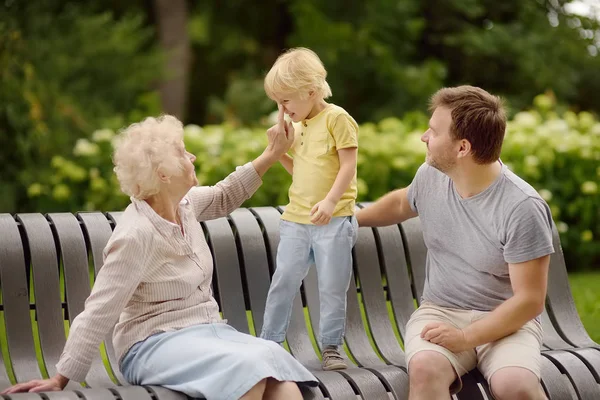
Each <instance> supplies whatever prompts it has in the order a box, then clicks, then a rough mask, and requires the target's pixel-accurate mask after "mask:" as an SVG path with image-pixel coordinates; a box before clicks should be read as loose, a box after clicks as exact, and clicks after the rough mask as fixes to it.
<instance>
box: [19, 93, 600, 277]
mask: <svg viewBox="0 0 600 400" xmlns="http://www.w3.org/2000/svg"><path fill="white" fill-rule="evenodd" d="M555 110H556V106H555V104H554V103H553V100H552V97H549V96H538V97H537V98H536V101H535V105H534V108H533V109H532V110H531V111H527V112H520V113H518V114H516V115H515V117H514V119H513V120H511V121H510V122H509V124H508V128H507V133H506V140H505V144H504V149H503V153H502V160H503V161H504V162H505V163H506V164H507V165H509V167H510V168H511V169H512V170H513V171H514V172H515V173H517V174H518V175H519V176H521V177H522V178H524V179H525V180H526V181H528V182H529V183H531V184H532V185H533V186H534V187H535V188H536V189H537V190H538V191H539V192H540V194H541V196H542V197H543V198H544V199H545V200H546V201H547V202H548V203H549V204H550V207H551V209H552V214H553V216H554V219H555V221H556V224H557V228H558V230H559V231H560V234H561V238H562V244H563V247H564V249H565V253H566V255H567V258H568V262H569V266H570V268H573V269H585V268H590V267H591V266H593V265H595V266H596V267H598V266H600V265H599V264H600V263H599V261H600V245H599V244H600V228H599V227H600V211H599V210H600V208H599V207H598V204H600V194H599V193H600V192H599V190H598V189H599V188H598V183H597V182H598V180H599V177H600V163H599V160H600V122H599V121H598V120H597V119H595V117H594V116H593V115H591V114H589V113H586V112H582V113H579V114H575V113H573V112H570V111H567V112H564V113H560V114H559V113H557V112H556V111H555ZM272 117H273V116H271V121H272ZM268 122H269V121H265V125H267V123H268ZM426 126H427V117H426V116H425V115H423V114H420V113H414V114H408V115H406V116H405V117H404V118H403V119H402V120H400V119H397V118H388V119H384V120H381V121H379V123H366V124H363V125H362V126H361V128H360V139H359V140H360V148H359V157H358V176H359V200H362V201H368V200H375V199H377V198H378V197H380V196H382V195H383V194H385V193H386V192H388V191H390V190H392V189H395V188H399V187H404V186H406V185H408V184H409V183H410V182H411V179H412V177H413V176H414V174H415V172H416V170H417V169H418V167H419V165H421V163H422V162H423V161H424V158H425V145H424V144H423V143H421V142H420V136H421V133H422V132H423V131H424V130H425V129H426ZM113 136H114V132H113V131H112V130H108V129H105V130H99V131H96V132H94V133H93V134H92V136H91V139H90V140H88V139H80V140H79V141H78V142H77V144H76V146H75V148H74V150H73V156H72V157H61V156H56V157H54V159H53V160H52V165H51V167H52V169H53V171H54V174H53V177H52V180H51V181H49V182H40V183H36V184H34V185H31V186H30V187H29V190H28V193H29V196H31V197H38V198H39V200H40V201H43V203H44V204H47V205H48V206H49V207H51V208H52V209H56V208H59V209H62V210H70V211H78V210H102V211H108V210H119V209H123V208H124V207H125V206H126V205H127V203H128V199H127V198H126V197H125V196H124V195H122V194H121V193H120V190H119V186H118V182H117V181H116V179H115V177H114V174H113V173H112V164H111V152H112V150H111V140H112V138H113ZM185 141H186V145H187V148H188V150H189V151H191V152H192V153H194V154H196V155H197V159H196V165H197V175H198V180H199V181H200V184H203V185H210V184H214V183H216V182H218V181H219V180H221V179H222V178H224V177H225V176H226V175H227V174H229V173H230V172H231V171H233V170H234V168H235V166H237V165H241V164H243V163H245V162H247V161H249V160H251V159H253V158H254V157H256V156H257V155H259V154H260V152H261V151H262V150H263V148H264V146H265V145H266V143H267V140H266V135H265V127H255V128H238V127H234V126H233V125H227V124H224V125H210V126H205V127H199V126H195V125H188V126H186V127H185ZM290 182H291V179H290V176H289V175H288V174H287V172H286V171H285V170H284V169H283V168H282V167H281V166H280V165H277V166H276V167H274V168H273V169H271V170H270V171H269V172H268V173H267V174H266V175H265V177H264V184H263V185H262V186H261V188H260V189H259V190H258V192H257V193H256V194H255V195H254V196H253V197H252V198H251V199H250V200H248V201H247V202H246V204H245V206H264V205H279V204H286V203H287V188H288V186H289V184H290Z"/></svg>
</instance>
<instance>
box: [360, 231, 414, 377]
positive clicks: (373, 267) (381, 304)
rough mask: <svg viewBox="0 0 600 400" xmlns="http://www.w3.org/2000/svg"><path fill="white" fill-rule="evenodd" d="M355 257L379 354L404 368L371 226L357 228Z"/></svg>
mask: <svg viewBox="0 0 600 400" xmlns="http://www.w3.org/2000/svg"><path fill="white" fill-rule="evenodd" d="M354 258H355V261H354V264H355V265H356V272H357V278H358V280H359V282H360V289H361V294H362V301H363V304H364V308H365V314H366V317H367V322H368V324H369V328H370V331H371V334H372V337H373V341H374V342H375V345H376V346H377V349H378V350H379V354H381V356H382V357H383V359H384V361H385V362H386V364H392V365H396V366H399V367H403V368H406V359H405V356H404V351H403V350H402V348H401V347H400V343H399V342H398V339H397V338H396V334H395V333H394V330H393V328H392V324H391V321H390V318H389V315H388V311H387V304H386V299H385V293H384V291H383V286H382V284H381V282H382V281H383V276H382V275H381V268H380V263H379V256H378V252H377V244H376V243H375V237H374V232H373V230H372V229H371V228H360V229H359V232H358V240H357V242H356V245H355V246H354Z"/></svg>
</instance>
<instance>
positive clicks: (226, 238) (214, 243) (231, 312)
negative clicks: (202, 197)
mask: <svg viewBox="0 0 600 400" xmlns="http://www.w3.org/2000/svg"><path fill="white" fill-rule="evenodd" d="M203 226H204V228H205V230H206V232H207V233H208V236H209V241H208V244H209V247H210V250H211V253H212V255H213V263H214V271H213V285H214V284H215V282H216V289H217V290H215V293H214V294H215V296H218V299H217V300H218V302H219V305H220V307H221V312H222V313H223V318H225V319H227V321H228V323H229V324H230V325H231V326H233V327H234V328H235V329H237V330H238V331H240V332H244V333H250V328H249V326H248V318H247V317H246V306H245V300H244V290H243V288H242V278H241V273H240V264H239V260H238V255H237V247H236V245H235V238H234V237H233V232H232V231H231V226H230V225H229V223H228V222H227V219H225V218H219V219H215V220H211V221H206V222H204V223H203Z"/></svg>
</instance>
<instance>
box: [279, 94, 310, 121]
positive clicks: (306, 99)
mask: <svg viewBox="0 0 600 400" xmlns="http://www.w3.org/2000/svg"><path fill="white" fill-rule="evenodd" d="M314 98H315V96H314V92H311V93H307V94H306V95H304V96H301V95H300V93H294V94H283V95H279V96H277V99H275V100H276V101H277V102H278V103H280V104H281V105H282V106H283V111H284V112H285V113H286V114H287V115H288V116H289V117H290V119H291V120H292V121H294V122H300V121H302V120H305V119H306V118H307V117H308V115H309V114H310V112H311V111H312V109H313V107H314V106H315V100H314Z"/></svg>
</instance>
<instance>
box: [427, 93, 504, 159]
mask: <svg viewBox="0 0 600 400" xmlns="http://www.w3.org/2000/svg"><path fill="white" fill-rule="evenodd" d="M503 103H504V102H503V101H502V99H501V98H499V97H497V96H493V95H491V94H489V93H488V92H486V91H485V90H483V89H481V88H478V87H474V86H466V85H465V86H458V87H451V88H443V89H440V90H438V91H437V92H436V93H435V94H434V95H433V96H432V97H431V102H430V106H429V109H430V110H431V111H434V110H435V109H436V108H438V107H446V108H448V109H450V112H451V115H452V125H451V127H450V135H451V136H452V138H453V139H455V140H461V139H466V140H468V141H469V143H471V149H472V151H473V159H474V160H475V162H476V163H478V164H490V163H493V162H495V161H497V160H498V159H499V158H500V152H501V151H502V142H503V141H504V132H505V130H506V112H505V110H504V104H503Z"/></svg>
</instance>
